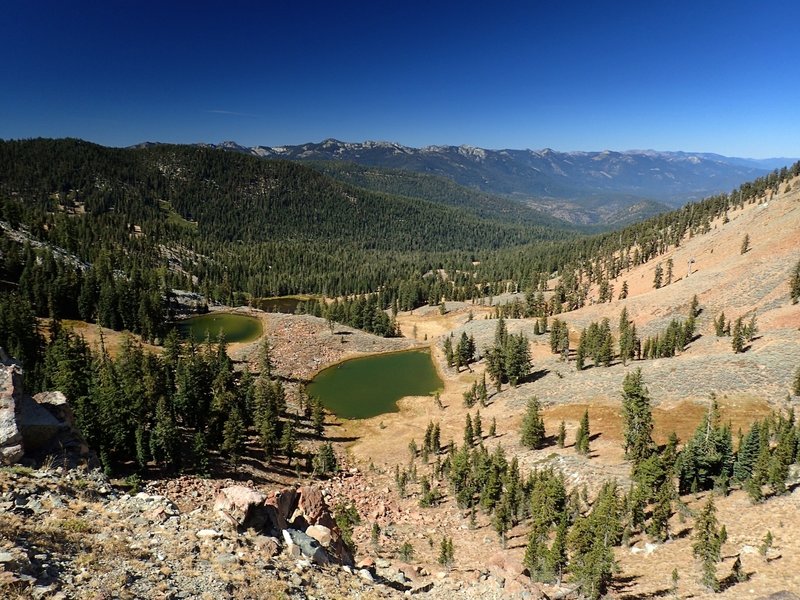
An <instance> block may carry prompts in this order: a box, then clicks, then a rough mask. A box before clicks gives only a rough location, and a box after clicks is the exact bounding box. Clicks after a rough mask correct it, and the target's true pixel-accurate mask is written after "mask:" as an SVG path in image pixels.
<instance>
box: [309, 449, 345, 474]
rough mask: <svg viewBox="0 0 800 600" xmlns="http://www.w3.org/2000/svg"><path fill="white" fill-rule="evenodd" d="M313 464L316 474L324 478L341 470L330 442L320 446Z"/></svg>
mask: <svg viewBox="0 0 800 600" xmlns="http://www.w3.org/2000/svg"><path fill="white" fill-rule="evenodd" d="M311 464H312V468H313V469H314V473H315V474H316V475H322V476H325V475H328V474H330V473H334V472H335V471H336V470H337V469H338V468H339V467H338V463H337V460H336V453H335V452H334V451H333V446H332V445H331V443H330V442H325V443H324V444H322V446H320V448H319V450H318V451H317V453H316V455H315V456H314V458H313V459H312V461H311Z"/></svg>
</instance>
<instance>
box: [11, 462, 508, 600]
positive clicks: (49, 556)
mask: <svg viewBox="0 0 800 600" xmlns="http://www.w3.org/2000/svg"><path fill="white" fill-rule="evenodd" d="M181 479H182V481H181V482H180V486H176V484H175V483H174V481H172V480H171V481H170V482H169V483H170V485H171V486H175V489H181V490H184V493H185V496H183V497H175V498H170V497H168V496H167V495H163V494H161V493H159V492H158V491H156V489H157V488H158V487H161V486H160V485H148V486H145V488H144V491H139V492H137V493H132V492H130V493H126V491H125V490H123V489H120V488H117V487H115V486H114V485H113V484H112V482H110V481H109V480H108V479H107V478H106V477H105V476H104V475H103V474H102V473H101V472H100V471H98V470H87V469H74V470H66V469H63V468H61V467H58V468H55V469H40V470H33V469H29V468H26V467H21V466H15V467H6V468H0V598H17V597H20V598H36V599H38V598H53V599H59V600H65V599H71V598H89V599H93V600H94V599H100V598H141V599H148V600H149V599H167V598H169V599H179V598H191V599H202V600H205V599H208V600H221V599H239V598H242V599H244V598H259V599H260V598H275V597H285V598H317V599H320V600H324V599H328V598H330V599H333V598H400V597H407V596H415V597H426V598H437V599H438V598H442V599H444V598H446V599H447V600H455V599H460V598H464V599H466V598H489V599H492V598H506V597H514V596H513V595H509V594H508V590H504V589H503V588H502V586H500V585H498V583H497V582H496V581H494V580H491V579H480V578H479V579H475V580H471V579H467V577H466V576H468V575H469V574H468V573H458V572H455V571H454V572H450V573H437V574H430V573H429V572H428V571H427V570H426V569H424V568H422V567H413V566H411V565H408V564H405V563H400V562H395V561H392V560H387V559H386V558H376V559H375V560H372V559H367V560H364V561H362V562H360V563H359V566H358V567H355V566H353V563H352V556H350V555H349V553H348V554H344V555H343V554H341V551H340V550H339V547H338V545H337V540H340V533H339V531H338V528H337V527H336V524H335V521H333V518H332V515H331V513H330V510H329V508H328V505H327V501H326V499H325V496H324V495H323V493H322V491H321V490H320V489H319V488H318V487H316V486H304V487H300V488H283V489H280V490H265V491H262V490H257V489H254V488H252V487H250V486H242V485H234V486H230V485H228V486H225V487H223V488H221V489H220V490H218V491H217V492H216V498H215V500H216V501H215V502H213V503H211V502H205V501H204V499H203V498H202V497H200V496H199V495H198V497H196V501H197V505H196V507H195V508H190V500H189V498H195V497H194V496H193V495H192V494H193V493H195V492H196V491H197V490H199V489H205V488H204V487H203V486H206V485H207V486H208V488H207V489H209V490H211V489H212V488H213V483H214V482H209V481H208V480H197V481H196V482H191V481H189V478H181ZM154 483H156V484H160V483H161V482H154ZM272 511H275V516H276V517H279V518H280V519H283V520H285V522H286V523H287V524H288V525H289V527H288V528H285V529H281V530H280V533H279V534H278V535H274V533H275V529H274V528H275V526H276V523H275V522H274V521H271V520H269V519H271V518H272V517H271V516H270V517H269V518H268V519H266V520H261V517H260V516H258V513H263V514H266V515H272ZM229 517H232V518H233V521H231V519H230V518H229ZM253 519H255V520H253ZM260 523H263V525H261V527H260V528H258V527H257V526H258V525H259V524H260ZM325 523H327V524H325ZM254 525H256V526H254ZM293 526H295V527H296V528H295V527H293ZM302 528H305V529H304V530H303V529H302ZM348 559H349V560H348ZM519 597H521V596H519Z"/></svg>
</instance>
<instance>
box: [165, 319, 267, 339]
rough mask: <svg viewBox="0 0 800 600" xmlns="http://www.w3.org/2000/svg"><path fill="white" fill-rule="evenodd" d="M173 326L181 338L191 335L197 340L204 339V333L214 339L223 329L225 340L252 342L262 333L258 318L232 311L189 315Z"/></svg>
mask: <svg viewBox="0 0 800 600" xmlns="http://www.w3.org/2000/svg"><path fill="white" fill-rule="evenodd" d="M175 328H176V329H177V330H178V333H179V334H180V336H181V337H182V338H185V339H188V338H189V337H190V336H191V337H193V338H194V339H195V340H197V341H203V340H205V339H206V334H208V335H210V336H211V339H212V340H216V339H218V338H219V334H220V332H222V331H224V332H225V341H226V342H252V341H253V340H256V339H258V338H259V337H261V334H262V333H263V332H262V329H261V321H260V320H259V319H256V318H255V317H248V316H247V315H236V314H233V313H208V314H206V315H200V316H197V317H190V318H188V319H183V320H182V321H178V322H176V323H175Z"/></svg>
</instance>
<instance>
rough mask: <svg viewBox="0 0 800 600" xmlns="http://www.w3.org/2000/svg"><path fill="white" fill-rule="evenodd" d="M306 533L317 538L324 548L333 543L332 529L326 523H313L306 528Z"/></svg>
mask: <svg viewBox="0 0 800 600" xmlns="http://www.w3.org/2000/svg"><path fill="white" fill-rule="evenodd" d="M306 535H310V536H311V537H312V538H314V539H315V540H317V541H318V542H319V543H320V544H321V545H322V547H323V548H327V547H328V546H330V545H331V530H330V529H329V528H328V527H325V526H324V525H311V526H309V527H308V528H307V529H306Z"/></svg>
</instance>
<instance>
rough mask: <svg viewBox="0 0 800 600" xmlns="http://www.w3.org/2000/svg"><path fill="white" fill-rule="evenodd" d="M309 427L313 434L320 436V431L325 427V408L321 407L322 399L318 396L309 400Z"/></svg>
mask: <svg viewBox="0 0 800 600" xmlns="http://www.w3.org/2000/svg"><path fill="white" fill-rule="evenodd" d="M311 427H312V429H313V430H314V435H316V436H317V437H322V432H323V431H324V429H325V410H324V409H323V407H322V401H321V400H319V399H318V398H313V399H312V400H311Z"/></svg>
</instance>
